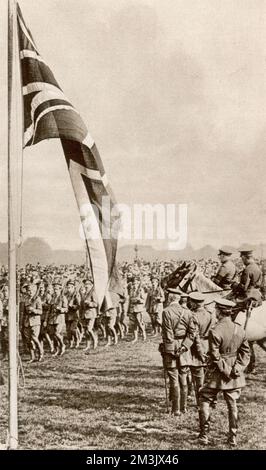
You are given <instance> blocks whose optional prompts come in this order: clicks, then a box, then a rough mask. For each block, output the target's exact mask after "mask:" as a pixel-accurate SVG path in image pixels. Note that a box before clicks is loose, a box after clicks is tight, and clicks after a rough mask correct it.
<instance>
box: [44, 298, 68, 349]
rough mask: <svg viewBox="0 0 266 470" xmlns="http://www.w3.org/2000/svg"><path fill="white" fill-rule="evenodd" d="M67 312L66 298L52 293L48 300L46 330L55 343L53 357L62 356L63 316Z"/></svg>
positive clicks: (63, 346)
mask: <svg viewBox="0 0 266 470" xmlns="http://www.w3.org/2000/svg"><path fill="white" fill-rule="evenodd" d="M67 311H68V301H67V297H66V296H65V295H63V294H56V293H54V294H53V295H52V297H51V300H50V310H49V316H48V328H49V332H50V334H51V336H52V339H53V340H54V342H55V346H56V351H55V355H57V354H59V355H61V356H62V355H63V354H64V352H65V345H64V341H63V328H64V325H65V314H66V313H67Z"/></svg>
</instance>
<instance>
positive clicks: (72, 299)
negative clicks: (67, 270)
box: [65, 281, 80, 349]
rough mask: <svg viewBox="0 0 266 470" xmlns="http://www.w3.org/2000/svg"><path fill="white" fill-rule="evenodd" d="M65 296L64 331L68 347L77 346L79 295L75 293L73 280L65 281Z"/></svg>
mask: <svg viewBox="0 0 266 470" xmlns="http://www.w3.org/2000/svg"><path fill="white" fill-rule="evenodd" d="M66 298H67V302H68V310H67V312H66V317H65V320H66V332H67V339H68V342H69V346H70V348H73V347H75V348H76V349H77V348H78V346H79V332H78V322H79V309H80V295H79V294H77V293H76V288H75V282H74V281H68V282H67V293H66Z"/></svg>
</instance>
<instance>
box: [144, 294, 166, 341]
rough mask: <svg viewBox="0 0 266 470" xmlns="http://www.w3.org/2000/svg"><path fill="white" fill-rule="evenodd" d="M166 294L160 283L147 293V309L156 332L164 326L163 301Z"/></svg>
mask: <svg viewBox="0 0 266 470" xmlns="http://www.w3.org/2000/svg"><path fill="white" fill-rule="evenodd" d="M164 301H165V296H164V292H163V289H162V288H161V287H160V286H159V285H158V286H156V287H155V288H152V289H151V290H150V291H149V292H148V295H147V299H146V310H147V312H148V313H149V315H150V317H151V324H152V328H153V330H154V332H155V333H156V329H157V328H158V327H159V328H160V327H161V326H162V313H163V303H164Z"/></svg>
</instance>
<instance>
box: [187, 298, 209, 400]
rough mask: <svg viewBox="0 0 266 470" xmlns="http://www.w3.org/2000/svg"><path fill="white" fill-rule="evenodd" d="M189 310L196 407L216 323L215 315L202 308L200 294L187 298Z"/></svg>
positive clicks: (203, 299) (202, 303) (202, 301)
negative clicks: (192, 331) (192, 334)
mask: <svg viewBox="0 0 266 470" xmlns="http://www.w3.org/2000/svg"><path fill="white" fill-rule="evenodd" d="M188 298H189V308H190V310H191V312H193V315H192V318H191V321H192V323H193V328H195V341H194V342H193V344H192V346H191V356H192V362H191V368H190V369H191V375H192V380H193V383H194V389H195V394H196V400H197V405H199V390H200V388H201V387H202V386H203V382H204V373H205V368H206V364H207V353H208V349H209V344H208V336H209V332H210V330H211V328H212V327H213V326H214V324H215V323H216V318H215V315H214V314H212V313H210V312H208V311H207V310H206V309H205V308H204V301H205V296H204V295H203V294H201V293H200V292H191V293H190V294H189V296H188Z"/></svg>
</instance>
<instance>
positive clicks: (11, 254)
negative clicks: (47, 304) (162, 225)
mask: <svg viewBox="0 0 266 470" xmlns="http://www.w3.org/2000/svg"><path fill="white" fill-rule="evenodd" d="M15 11H16V4H15V1H14V0H8V288H9V297H8V338H9V433H8V443H7V447H8V449H17V446H18V405H17V403H18V398H17V311H16V310H17V309H16V243H15V207H14V201H13V198H14V187H15V184H14V183H15V182H14V172H13V169H14V158H13V148H11V145H12V138H11V130H12V98H13V96H12V91H13V71H14V70H13V58H14V33H15V31H16V28H15V21H16V17H15Z"/></svg>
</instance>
